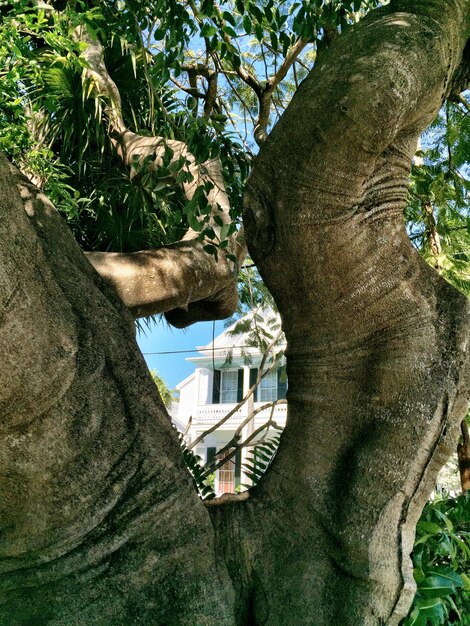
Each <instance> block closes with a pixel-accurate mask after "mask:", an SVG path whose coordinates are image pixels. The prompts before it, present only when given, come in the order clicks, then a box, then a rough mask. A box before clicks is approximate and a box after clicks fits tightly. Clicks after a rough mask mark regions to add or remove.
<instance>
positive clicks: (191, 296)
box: [75, 26, 245, 326]
mask: <svg viewBox="0 0 470 626" xmlns="http://www.w3.org/2000/svg"><path fill="white" fill-rule="evenodd" d="M75 36H76V39H77V40H79V41H81V42H83V43H86V48H85V50H84V51H83V52H82V57H83V59H84V60H85V61H86V63H87V67H86V69H85V70H84V73H85V76H87V77H89V78H91V79H92V81H93V82H94V84H95V89H96V92H97V93H98V94H100V95H101V96H105V98H106V100H107V105H106V107H105V113H106V115H107V117H108V120H109V135H110V139H111V141H112V143H113V144H114V146H115V148H116V151H117V153H118V155H119V156H120V157H121V158H122V160H123V161H124V163H126V164H127V165H128V166H129V167H131V166H133V167H135V165H136V163H137V164H141V163H142V162H143V160H144V158H145V157H147V156H152V159H153V165H152V167H158V166H159V165H161V163H162V161H163V158H164V156H165V154H167V151H168V149H170V150H171V151H172V156H171V162H176V161H178V160H182V161H183V162H184V165H183V169H184V170H185V171H186V172H187V173H188V177H187V180H186V182H183V184H182V188H183V191H184V194H185V196H186V198H187V199H188V200H191V199H192V198H193V197H194V194H195V193H196V190H197V189H198V188H199V187H201V186H202V185H206V184H207V183H209V187H210V189H209V188H208V187H207V185H206V192H205V194H206V197H207V201H208V204H209V205H210V207H211V213H210V217H209V223H208V225H209V226H211V227H212V228H213V230H214V232H215V233H216V236H217V237H218V238H219V239H220V240H222V239H223V237H222V233H221V229H222V228H223V225H224V224H229V223H231V216H230V200H229V198H228V195H227V191H226V188H225V182H224V179H223V174H222V168H221V164H220V161H219V160H216V159H213V160H210V161H206V162H205V163H202V164H199V163H197V162H196V159H195V158H194V156H193V155H192V153H191V152H190V151H189V150H188V147H187V145H186V144H185V143H184V142H181V141H176V140H167V139H165V138H164V137H160V136H155V137H144V136H141V135H138V134H136V133H134V132H132V131H131V130H130V129H128V128H127V126H126V124H125V122H124V119H123V116H122V106H121V96H120V93H119V90H118V88H117V86H116V84H115V83H114V81H113V80H112V79H111V77H110V76H109V73H108V71H107V69H106V66H105V62H104V54H103V48H102V45H101V43H100V42H99V40H98V39H97V38H96V37H95V36H92V35H91V34H90V33H89V31H88V30H87V29H86V27H85V26H80V27H79V28H77V29H76V33H75ZM197 237H198V233H195V232H194V231H193V230H191V229H189V230H188V231H187V233H186V235H185V236H184V237H183V240H182V241H181V242H180V243H179V244H174V245H173V246H167V247H164V248H161V249H160V250H157V251H149V250H147V251H141V252H138V253H134V254H124V253H122V254H121V253H107V252H101V253H98V252H93V253H88V258H89V260H90V262H91V263H92V264H93V265H94V267H95V269H97V271H98V272H100V273H101V274H102V276H103V277H104V278H105V279H106V280H107V281H108V282H110V283H111V284H112V285H113V286H114V288H115V289H116V291H117V292H118V293H119V295H120V296H121V297H122V298H123V301H124V302H125V303H126V305H127V306H128V307H129V309H130V311H131V312H132V313H133V315H134V316H136V317H138V316H142V315H149V314H153V313H157V312H158V313H159V312H167V313H168V316H167V319H168V320H169V321H170V323H172V324H175V325H177V326H183V325H187V324H190V323H193V322H195V321H198V320H207V319H220V317H226V316H228V315H229V314H230V313H231V312H233V310H235V307H236V302H237V300H236V297H235V292H236V274H237V268H236V267H234V265H233V263H232V262H231V261H229V259H228V256H229V255H233V256H235V257H236V258H237V259H238V260H241V259H242V258H243V257H244V254H245V251H244V244H243V237H242V235H240V234H238V233H235V234H234V235H233V236H232V237H231V239H230V243H229V246H227V248H226V250H224V251H221V252H220V253H219V255H218V259H216V258H215V257H214V256H209V255H208V254H207V253H206V252H205V251H204V250H203V246H202V245H201V243H200V242H199V241H196V239H197ZM186 254H188V255H189V256H188V257H187V258H185V255H186ZM188 259H191V263H189V262H188ZM188 279H189V280H188ZM175 308H176V309H177V310H176V311H175V312H174V313H170V311H171V310H172V309H175Z"/></svg>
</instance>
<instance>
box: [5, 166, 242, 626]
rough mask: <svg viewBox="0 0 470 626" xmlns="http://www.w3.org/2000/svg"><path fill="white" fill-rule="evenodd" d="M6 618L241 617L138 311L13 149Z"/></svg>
mask: <svg viewBox="0 0 470 626" xmlns="http://www.w3.org/2000/svg"><path fill="white" fill-rule="evenodd" d="M0 240H1V241H2V245H1V247H0V268H1V270H0V301H1V309H0V310H1V318H0V320H1V326H0V352H1V354H2V358H3V362H2V369H1V372H2V385H1V390H0V406H1V415H2V418H1V430H0V433H1V436H0V624H2V625H3V624H4V625H5V626H6V625H7V624H8V626H19V625H21V626H31V625H32V624H34V625H35V626H39V625H40V624H47V625H48V626H49V625H54V626H56V625H57V626H59V625H61V626H71V625H72V624H77V625H80V626H85V625H86V626H88V625H97V626H98V625H99V626H104V625H106V626H111V625H113V626H114V625H116V626H117V625H118V624H119V625H121V624H122V625H123V626H124V625H126V626H128V625H130V624H145V625H146V626H147V625H148V624H187V625H188V626H193V625H194V624H214V625H219V624H231V623H233V617H232V609H231V604H232V596H231V588H230V586H229V585H228V583H227V578H226V576H225V575H224V571H223V567H219V563H218V562H217V560H216V558H215V554H214V549H213V531H212V527H211V524H210V521H209V517H208V514H207V512H206V511H205V509H204V506H203V504H202V503H201V502H200V500H199V499H198V498H197V496H196V494H195V492H194V489H193V486H192V483H191V480H190V478H189V476H188V474H187V472H186V471H185V469H184V468H183V467H182V461H181V456H180V453H179V445H178V442H177V438H176V435H175V431H174V429H173V428H172V426H171V424H170V420H169V418H168V415H167V413H166V411H165V409H164V407H163V405H162V403H161V401H160V400H159V398H158V397H157V393H156V388H155V385H154V383H153V382H152V381H151V379H150V377H149V375H148V371H147V368H146V366H145V363H144V361H143V359H142V357H141V356H139V351H138V348H137V346H136V344H135V340H134V328H133V322H132V318H131V317H130V315H129V314H128V313H127V311H126V309H125V307H124V306H123V304H122V303H121V302H120V300H119V299H118V298H117V297H116V296H115V295H114V293H113V291H112V290H110V289H109V288H107V287H106V285H105V284H104V282H103V280H102V279H101V278H100V277H99V276H98V274H96V272H95V271H94V270H93V268H92V266H91V265H90V264H89V263H88V261H87V260H86V258H85V257H84V256H83V253H82V252H81V251H80V249H79V248H78V246H77V245H76V244H75V242H74V241H73V238H72V236H71V235H70V233H69V232H68V230H67V228H66V227H65V225H64V223H63V222H62V220H61V218H60V217H59V216H58V215H57V214H56V212H55V210H54V209H53V207H52V206H51V205H50V203H48V202H47V200H46V199H45V198H44V196H42V195H41V194H40V193H39V192H38V190H37V189H36V188H35V187H33V186H32V185H31V184H30V183H29V181H27V179H25V178H24V177H23V176H22V175H21V174H19V173H18V172H17V171H15V170H14V168H13V167H12V166H10V165H9V164H8V162H7V161H6V160H5V159H4V158H3V157H2V158H1V160H0Z"/></svg>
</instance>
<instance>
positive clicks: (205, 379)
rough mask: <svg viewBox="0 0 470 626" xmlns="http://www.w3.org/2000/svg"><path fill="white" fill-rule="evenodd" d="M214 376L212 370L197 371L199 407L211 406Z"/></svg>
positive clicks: (203, 368)
mask: <svg viewBox="0 0 470 626" xmlns="http://www.w3.org/2000/svg"><path fill="white" fill-rule="evenodd" d="M213 381H214V375H213V372H212V370H209V369H207V368H205V367H201V369H200V370H199V403H198V404H199V405H200V406H201V405H203V406H204V405H206V404H212V384H213Z"/></svg>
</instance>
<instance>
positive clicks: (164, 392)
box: [150, 370, 177, 409]
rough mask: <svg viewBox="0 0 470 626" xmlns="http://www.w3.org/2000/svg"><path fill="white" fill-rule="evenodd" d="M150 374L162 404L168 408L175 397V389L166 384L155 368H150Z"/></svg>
mask: <svg viewBox="0 0 470 626" xmlns="http://www.w3.org/2000/svg"><path fill="white" fill-rule="evenodd" d="M150 376H151V377H152V380H153V382H154V383H155V384H156V386H157V389H158V393H159V394H160V397H161V399H162V401H163V404H164V405H165V406H166V408H167V409H168V408H169V407H170V406H171V405H172V403H173V402H174V401H175V400H176V399H177V395H176V392H175V390H171V389H169V388H168V385H167V384H166V382H165V381H164V380H163V378H162V377H161V376H159V375H158V372H156V371H155V370H150Z"/></svg>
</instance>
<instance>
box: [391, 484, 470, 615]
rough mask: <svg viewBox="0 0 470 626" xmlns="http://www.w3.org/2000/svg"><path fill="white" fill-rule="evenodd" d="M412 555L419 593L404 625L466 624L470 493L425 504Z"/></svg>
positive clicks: (469, 593) (469, 603) (469, 600)
mask: <svg viewBox="0 0 470 626" xmlns="http://www.w3.org/2000/svg"><path fill="white" fill-rule="evenodd" d="M412 558H413V564H414V577H415V580H416V584H417V593H416V596H415V599H414V601H413V605H412V608H411V611H410V614H409V615H408V617H407V618H406V620H404V622H403V625H402V626H429V625H431V626H448V625H450V624H456V625H459V626H467V625H468V616H469V615H470V579H469V578H468V571H470V494H468V493H467V494H466V495H462V496H459V497H458V498H455V499H453V498H447V499H444V500H436V501H434V502H428V503H427V504H426V506H425V508H424V511H423V513H422V515H421V519H420V521H419V522H418V525H417V529H416V541H415V546H414V550H413V555H412Z"/></svg>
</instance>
